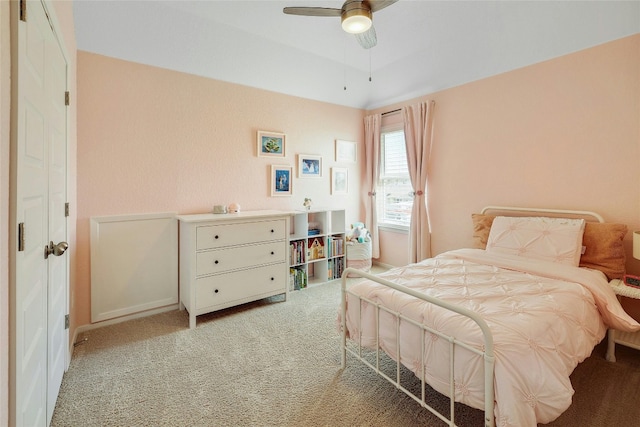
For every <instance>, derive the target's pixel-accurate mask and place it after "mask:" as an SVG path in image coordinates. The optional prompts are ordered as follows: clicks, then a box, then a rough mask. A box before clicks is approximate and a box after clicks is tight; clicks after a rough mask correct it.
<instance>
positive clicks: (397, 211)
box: [376, 129, 413, 229]
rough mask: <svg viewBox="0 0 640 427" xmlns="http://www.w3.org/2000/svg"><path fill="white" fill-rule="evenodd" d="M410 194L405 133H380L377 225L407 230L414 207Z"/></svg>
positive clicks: (399, 131)
mask: <svg viewBox="0 0 640 427" xmlns="http://www.w3.org/2000/svg"><path fill="white" fill-rule="evenodd" d="M412 193H413V188H412V187H411V179H410V178H409V167H408V166H407V149H406V147H405V143H404V130H402V129H393V130H387V131H385V130H383V131H382V132H381V134H380V178H379V181H378V189H377V196H376V200H377V203H378V225H379V226H388V227H393V228H401V229H408V228H409V225H410V224H411V209H412V208H413V195H412Z"/></svg>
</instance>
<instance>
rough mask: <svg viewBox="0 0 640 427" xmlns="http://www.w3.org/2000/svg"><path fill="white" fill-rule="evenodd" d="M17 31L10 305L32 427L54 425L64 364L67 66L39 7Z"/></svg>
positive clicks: (23, 401) (18, 420) (14, 408)
mask: <svg viewBox="0 0 640 427" xmlns="http://www.w3.org/2000/svg"><path fill="white" fill-rule="evenodd" d="M12 19H19V17H18V16H15V15H13V16H12ZM17 31H18V37H17V44H18V46H17V47H18V49H17V57H14V60H17V68H18V73H17V90H15V89H16V86H15V85H14V90H15V94H16V111H17V118H16V124H15V134H16V137H15V138H16V139H15V146H14V152H15V162H14V173H15V189H14V191H15V200H16V213H15V226H16V228H17V229H18V230H22V232H21V233H20V232H19V233H18V239H17V242H16V243H17V245H16V246H17V248H16V252H15V266H14V272H15V273H14V274H15V284H14V286H15V289H14V290H13V293H14V298H13V299H12V302H11V303H12V305H13V308H14V309H13V313H14V314H13V316H14V317H13V328H12V329H11V331H10V334H11V338H10V339H11V343H12V344H13V345H12V354H11V356H10V362H11V365H12V366H11V376H12V378H11V385H12V386H13V387H14V390H11V391H10V395H12V396H13V398H12V401H11V411H10V422H11V423H12V424H15V425H16V426H34V427H35V426H47V425H48V424H49V422H50V420H51V416H52V414H53V409H54V407H55V401H56V398H57V394H58V390H59V387H60V383H61V380H62V375H63V373H64V369H65V366H66V353H67V350H66V348H67V342H68V338H67V337H68V331H66V330H65V329H64V316H65V314H66V312H67V299H68V298H67V295H68V282H67V276H68V274H67V271H68V268H67V266H66V258H67V257H66V256H64V257H54V256H50V257H48V258H45V251H46V248H47V247H48V243H49V242H50V241H53V240H54V239H61V240H66V233H67V231H66V218H65V217H64V200H66V167H67V166H66V156H67V153H66V146H67V136H66V111H65V109H66V107H65V105H64V92H65V88H66V61H65V59H64V55H63V54H62V52H61V50H60V46H59V45H58V42H57V40H56V37H55V35H54V33H53V30H52V27H51V26H50V23H49V19H48V16H47V14H46V12H45V9H44V5H43V4H42V3H40V2H39V1H28V2H26V20H20V21H19V22H18V25H17ZM60 200H63V202H62V206H61V207H60V206H59V205H60ZM58 211H59V212H60V214H61V215H62V218H60V217H59V215H58V214H57V212H58ZM53 212H56V213H55V214H54V213H53ZM57 242H58V240H55V243H57ZM60 318H62V319H63V320H62V324H60V323H61V322H60ZM58 328H60V329H59V330H58Z"/></svg>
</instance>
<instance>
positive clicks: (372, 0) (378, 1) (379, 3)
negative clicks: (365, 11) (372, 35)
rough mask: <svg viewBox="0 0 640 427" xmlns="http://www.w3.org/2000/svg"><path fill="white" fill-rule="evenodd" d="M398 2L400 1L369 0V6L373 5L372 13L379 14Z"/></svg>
mask: <svg viewBox="0 0 640 427" xmlns="http://www.w3.org/2000/svg"><path fill="white" fill-rule="evenodd" d="M397 1H398V0H369V4H370V5H371V12H377V11H379V10H381V9H384V8H385V7H387V6H391V5H392V4H394V3H395V2H397Z"/></svg>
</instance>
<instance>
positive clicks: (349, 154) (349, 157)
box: [336, 139, 358, 163]
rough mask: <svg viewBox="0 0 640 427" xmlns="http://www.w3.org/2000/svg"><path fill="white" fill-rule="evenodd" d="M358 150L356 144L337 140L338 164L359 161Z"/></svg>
mask: <svg viewBox="0 0 640 427" xmlns="http://www.w3.org/2000/svg"><path fill="white" fill-rule="evenodd" d="M357 150H358V146H357V145H356V143H355V142H351V141H342V140H339V139H336V162H341V163H355V162H356V161H357V160H358V153H357Z"/></svg>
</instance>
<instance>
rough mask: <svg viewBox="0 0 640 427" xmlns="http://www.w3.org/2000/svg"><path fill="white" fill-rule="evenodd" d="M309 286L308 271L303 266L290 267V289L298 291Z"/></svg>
mask: <svg viewBox="0 0 640 427" xmlns="http://www.w3.org/2000/svg"><path fill="white" fill-rule="evenodd" d="M306 287H307V272H306V271H304V270H303V269H302V268H290V269H289V289H290V290H293V291H297V290H300V289H304V288H306Z"/></svg>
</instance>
